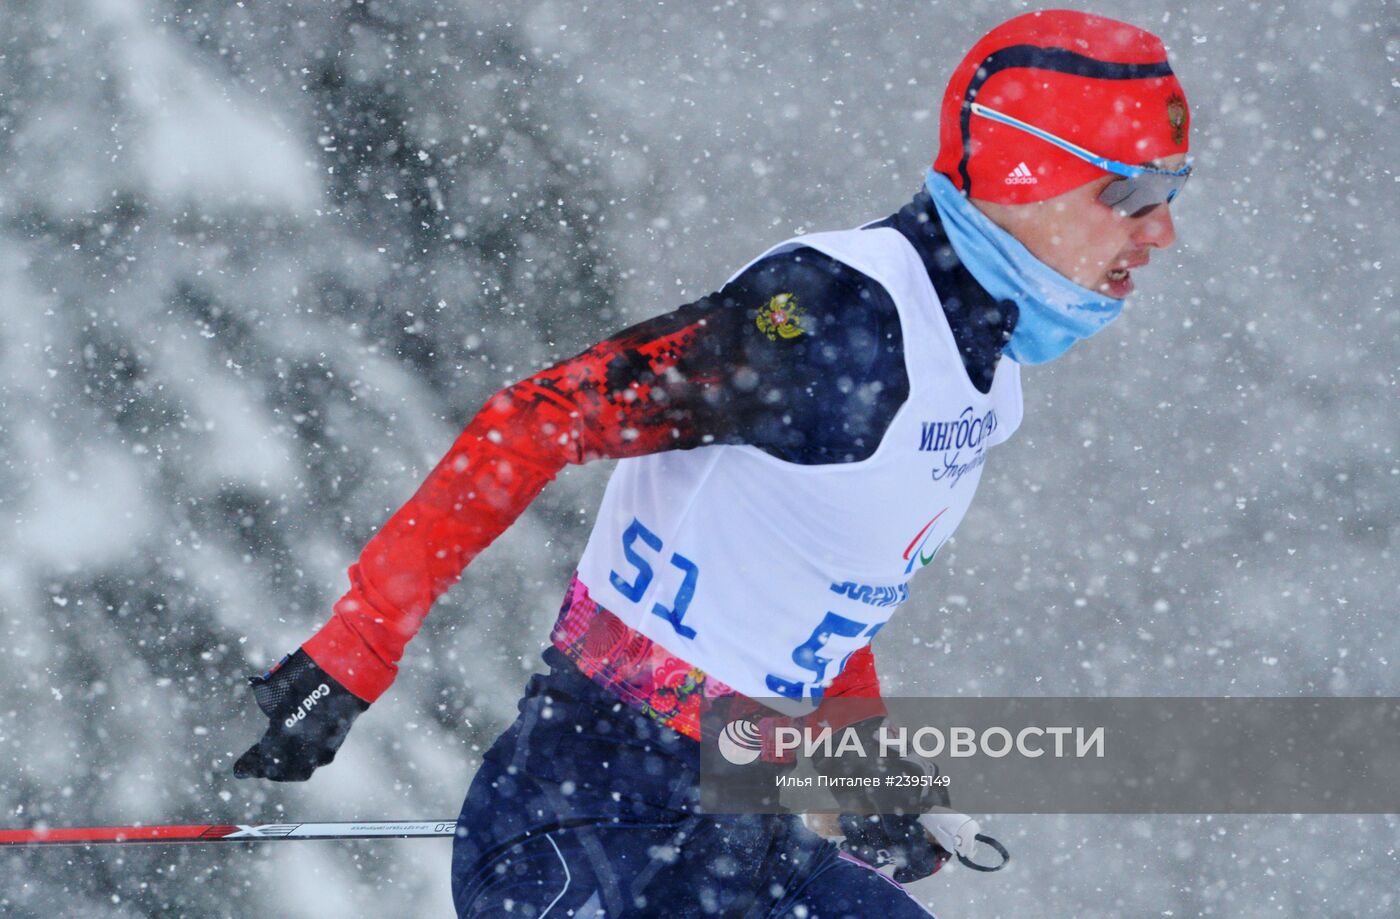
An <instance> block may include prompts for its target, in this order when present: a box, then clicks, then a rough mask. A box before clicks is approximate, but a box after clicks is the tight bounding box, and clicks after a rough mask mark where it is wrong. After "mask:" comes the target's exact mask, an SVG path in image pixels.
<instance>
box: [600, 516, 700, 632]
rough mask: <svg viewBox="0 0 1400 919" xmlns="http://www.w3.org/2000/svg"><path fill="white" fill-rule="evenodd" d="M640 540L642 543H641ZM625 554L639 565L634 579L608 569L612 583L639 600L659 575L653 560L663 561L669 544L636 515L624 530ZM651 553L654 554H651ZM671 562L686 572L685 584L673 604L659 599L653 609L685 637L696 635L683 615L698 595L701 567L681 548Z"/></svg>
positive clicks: (656, 562)
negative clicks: (697, 583) (696, 584)
mask: <svg viewBox="0 0 1400 919" xmlns="http://www.w3.org/2000/svg"><path fill="white" fill-rule="evenodd" d="M639 543H640V545H638V544H639ZM648 550H649V551H648ZM644 552H645V554H644ZM622 555H623V557H624V558H626V559H627V563H628V564H629V565H631V566H632V567H633V568H635V569H636V571H635V572H634V573H633V574H632V576H631V580H630V581H628V580H624V579H623V577H622V575H620V574H618V573H617V572H616V571H611V572H609V573H608V580H609V581H611V582H612V586H613V587H614V588H616V589H617V592H618V593H620V594H622V595H623V596H624V597H626V598H627V599H628V600H629V601H631V602H632V603H636V602H638V601H639V600H641V599H642V595H643V594H645V593H646V592H647V588H648V587H650V586H651V582H652V579H653V578H654V577H655V576H656V569H655V568H653V567H652V565H653V562H655V564H661V563H662V561H661V560H662V559H663V558H664V557H665V547H664V546H663V545H662V542H661V537H660V536H657V535H656V534H655V533H653V532H652V531H651V530H648V529H647V528H646V526H645V525H644V524H643V523H642V522H641V521H640V520H638V519H637V518H636V517H633V518H632V522H631V523H630V524H628V526H627V529H626V530H624V531H623V533H622ZM648 556H651V557H650V558H648ZM670 564H671V566H672V567H674V568H676V569H678V570H679V571H680V572H681V574H682V575H684V578H683V579H682V581H681V586H680V587H679V588H677V589H676V595H675V597H673V598H672V599H671V603H670V605H669V606H668V605H666V604H665V603H662V602H661V601H660V600H658V601H656V602H655V603H653V604H652V606H651V611H652V613H653V614H655V615H657V616H660V617H661V618H662V619H665V620H666V621H667V622H669V623H671V628H673V629H675V630H676V634H678V635H680V636H682V637H684V638H694V637H695V630H694V629H692V628H691V627H690V626H688V625H685V624H684V623H682V622H681V619H683V618H684V617H685V611H686V610H687V609H688V608H689V607H690V601H691V600H693V599H695V582H696V581H697V580H699V578H700V569H699V568H698V567H697V566H696V564H695V563H694V562H692V561H691V560H690V559H688V558H686V557H685V556H684V555H681V554H680V553H679V552H672V553H671V558H670Z"/></svg>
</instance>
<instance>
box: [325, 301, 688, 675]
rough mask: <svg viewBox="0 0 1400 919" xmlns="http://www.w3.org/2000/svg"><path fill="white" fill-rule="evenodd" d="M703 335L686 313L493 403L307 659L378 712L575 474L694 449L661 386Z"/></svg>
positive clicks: (369, 562) (374, 551)
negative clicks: (473, 576)
mask: <svg viewBox="0 0 1400 919" xmlns="http://www.w3.org/2000/svg"><path fill="white" fill-rule="evenodd" d="M704 325H705V320H704V318H703V317H701V318H698V319H697V318H696V317H695V316H694V315H687V314H686V313H685V312H684V311H678V312H677V313H672V314H668V315H667V316H662V317H658V319H656V320H653V321H651V322H647V323H643V324H641V325H640V326H636V327H634V328H633V329H630V330H628V331H627V332H624V333H622V334H621V335H619V336H617V337H615V338H612V339H609V340H607V341H605V342H602V343H600V344H598V345H596V346H594V347H593V348H590V349H589V350H588V351H585V352H584V353H582V354H580V355H578V356H577V357H575V358H572V359H570V360H568V361H565V362H563V363H561V364H557V365H555V366H554V367H551V368H549V369H548V370H544V371H542V372H540V373H538V374H536V375H535V376H533V377H531V378H529V379H527V380H523V381H521V382H519V383H516V384H514V385H513V386H510V387H508V388H506V389H504V390H502V391H501V392H499V393H497V394H496V395H495V396H493V397H491V398H490V399H489V400H487V402H486V405H485V406H484V407H483V408H482V409H481V411H480V413H478V414H477V416H476V417H475V418H473V419H472V421H471V423H470V424H468V425H467V427H466V430H464V431H463V432H462V433H461V435H460V436H459V437H458V438H457V440H456V442H455V443H453V445H452V448H451V449H450V450H448V451H447V455H446V456H444V457H443V458H442V460H441V461H440V462H439V463H438V464H437V466H436V467H435V468H434V469H433V471H432V472H431V473H429V475H428V477H427V479H426V480H424V482H423V484H422V485H421V486H420V487H419V489H418V492H417V493H416V494H415V495H414V496H413V497H412V498H410V499H409V501H408V503H407V504H405V505H404V506H403V507H402V508H400V509H399V510H398V512H397V513H395V514H394V515H393V517H391V518H390V519H389V521H388V523H386V524H385V525H384V527H383V528H382V529H381V530H380V531H379V532H378V533H376V534H375V535H374V537H373V538H372V539H371V540H370V541H369V544H368V545H366V546H365V548H364V551H363V552H362V553H361V554H360V557H359V560H358V561H357V562H356V563H355V564H354V565H352V566H351V568H350V589H349V590H348V591H347V592H346V593H345V595H344V596H342V597H341V598H340V600H339V601H337V602H336V604H335V607H334V614H333V615H332V617H331V619H330V621H329V622H327V623H326V624H325V625H324V626H323V627H322V628H321V629H320V631H318V632H317V633H316V634H315V635H314V636H312V637H311V639H309V640H308V641H307V642H306V644H305V645H304V646H303V647H304V649H305V650H306V652H307V654H309V655H310V656H311V658H312V659H313V660H315V661H316V663H317V664H319V665H320V666H321V668H322V669H324V670H325V671H326V672H327V673H329V674H330V675H331V676H333V677H335V678H336V679H337V680H339V681H340V682H341V683H342V684H343V685H344V686H345V687H346V688H347V689H349V690H350V691H351V692H353V693H354V694H355V695H357V696H359V697H360V698H362V699H364V700H366V701H369V702H373V701H374V700H375V699H377V698H378V697H379V696H380V695H381V694H382V693H383V692H384V691H385V690H386V689H387V688H388V687H389V684H390V683H392V682H393V680H394V677H395V675H396V674H397V672H398V661H399V659H400V658H401V657H402V656H403V652H404V647H405V646H406V645H407V644H408V641H409V640H410V639H411V638H412V637H413V635H414V634H415V633H416V632H417V631H418V629H419V627H420V626H421V625H422V623H423V620H424V618H425V617H426V616H427V615H428V610H429V608H431V606H432V605H433V601H435V600H436V599H437V598H438V597H439V596H440V595H441V594H443V593H444V592H445V591H446V590H447V589H448V588H450V587H451V586H452V585H453V584H455V583H456V582H457V580H458V578H459V577H460V576H461V573H462V570H463V569H464V568H465V567H466V566H467V564H468V563H470V562H471V560H472V559H473V558H475V557H476V556H477V555H478V554H479V553H480V552H481V551H482V550H484V549H485V548H486V547H487V546H489V545H490V544H491V542H492V541H493V540H495V538H496V537H497V536H499V535H500V534H501V533H502V532H504V531H505V530H506V528H507V527H509V526H510V524H511V523H512V522H513V521H514V520H515V518H516V517H518V516H519V515H520V513H521V512H522V511H523V510H524V509H525V507H526V506H527V505H528V504H529V503H530V502H531V501H532V500H534V498H535V496H536V495H538V494H539V493H540V491H541V490H543V488H544V487H545V485H547V484H548V483H549V482H550V480H551V479H553V478H554V476H555V475H557V474H558V473H559V471H560V470H561V469H563V468H564V466H565V465H566V464H568V463H583V462H587V461H588V460H591V459H597V458H602V457H627V456H639V455H643V454H647V453H656V452H659V451H662V450H667V449H673V448H675V447H678V446H693V445H696V437H695V433H694V431H693V430H691V428H692V427H693V425H692V422H691V420H690V419H691V416H690V415H689V414H687V412H686V411H684V409H683V406H678V405H677V404H676V402H675V400H673V399H671V398H668V397H667V395H666V392H667V390H664V389H663V387H662V386H661V385H659V384H660V382H661V381H663V380H665V378H666V375H667V374H668V373H669V372H671V371H673V369H674V366H675V363H676V360H677V358H678V356H679V355H681V354H683V353H684V351H685V349H686V347H687V345H688V344H689V342H690V341H691V340H692V339H694V338H695V337H696V336H697V335H698V334H700V332H701V330H702V329H703V327H704ZM684 384H685V385H686V386H688V387H690V388H692V389H696V388H698V389H701V390H703V389H704V387H705V385H706V381H705V380H694V379H692V380H686V381H684ZM674 388H675V387H672V389H674ZM702 395H703V394H702Z"/></svg>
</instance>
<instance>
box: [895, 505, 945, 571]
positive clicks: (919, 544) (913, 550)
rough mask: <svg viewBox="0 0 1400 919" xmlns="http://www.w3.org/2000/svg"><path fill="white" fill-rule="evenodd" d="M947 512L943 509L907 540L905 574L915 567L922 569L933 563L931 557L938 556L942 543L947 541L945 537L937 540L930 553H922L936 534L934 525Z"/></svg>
mask: <svg viewBox="0 0 1400 919" xmlns="http://www.w3.org/2000/svg"><path fill="white" fill-rule="evenodd" d="M947 512H948V508H946V507H945V508H943V510H941V511H939V512H938V513H936V514H934V515H933V519H932V520H930V521H929V522H928V523H926V524H924V528H923V529H922V530H920V531H919V532H918V534H917V535H915V537H914V538H913V539H911V540H909V545H907V546H905V548H904V560H905V561H907V562H908V563H909V564H907V565H905V566H904V573H905V574H908V573H909V572H911V571H913V570H914V566H915V565H918V566H919V567H920V568H922V567H924V566H925V565H927V564H928V563H929V562H931V561H933V557H934V556H935V555H937V554H938V550H939V549H941V548H943V543H944V542H946V541H947V537H944V538H943V539H942V540H939V543H938V545H936V546H934V547H933V551H932V552H925V551H924V547H925V546H927V545H928V543H929V540H931V539H932V538H933V534H934V533H936V532H937V529H936V528H935V527H934V524H935V523H937V522H938V518H939V517H942V516H943V515H944V514H946V513H947Z"/></svg>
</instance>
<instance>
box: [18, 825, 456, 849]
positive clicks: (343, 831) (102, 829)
mask: <svg viewBox="0 0 1400 919" xmlns="http://www.w3.org/2000/svg"><path fill="white" fill-rule="evenodd" d="M456 827H457V821H455V820H411V821H392V820H369V821H362V822H359V823H255V824H210V825H203V826H95V827H39V828H35V829H28V830H0V846H101V845H131V844H134V843H181V842H183V843H190V842H276V841H282V840H291V839H416V838H420V837H428V836H451V835H453V833H454V832H455V831H456Z"/></svg>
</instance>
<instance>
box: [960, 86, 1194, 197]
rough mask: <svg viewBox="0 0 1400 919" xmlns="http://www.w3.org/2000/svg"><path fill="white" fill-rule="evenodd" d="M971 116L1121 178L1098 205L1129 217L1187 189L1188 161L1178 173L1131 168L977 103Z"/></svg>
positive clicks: (1104, 191) (1106, 189)
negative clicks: (1051, 145)
mask: <svg viewBox="0 0 1400 919" xmlns="http://www.w3.org/2000/svg"><path fill="white" fill-rule="evenodd" d="M972 112H973V114H975V115H981V116H982V117H983V118H987V119H989V120H991V121H995V122H997V123H998V124H1004V125H1007V126H1008V127H1012V128H1016V129H1017V130H1019V131H1025V132H1026V133H1027V134H1030V135H1031V136H1033V137H1038V138H1040V139H1041V140H1043V141H1045V142H1046V143H1048V144H1053V145H1054V146H1056V147H1059V148H1060V149H1061V150H1064V151H1065V152H1066V153H1069V154H1072V155H1074V156H1077V157H1079V158H1080V159H1081V160H1083V161H1084V162H1086V163H1092V164H1093V165H1095V166H1097V167H1099V168H1100V169H1102V170H1103V171H1105V172H1111V173H1113V174H1114V175H1116V176H1122V178H1120V179H1118V180H1117V181H1115V182H1110V183H1108V185H1107V186H1105V187H1104V190H1103V191H1101V192H1099V201H1100V202H1102V203H1103V204H1106V205H1108V206H1109V207H1111V208H1113V209H1114V210H1115V211H1117V212H1118V213H1120V214H1126V215H1127V216H1129V217H1143V216H1145V215H1147V214H1149V213H1151V212H1152V211H1153V210H1154V209H1155V208H1158V207H1160V206H1161V205H1163V204H1168V203H1170V202H1171V201H1172V200H1173V199H1174V198H1175V197H1176V196H1177V195H1178V194H1179V193H1180V192H1181V189H1182V187H1183V186H1185V185H1186V180H1187V179H1188V178H1190V177H1191V160H1190V158H1189V157H1188V158H1187V160H1186V165H1184V166H1182V167H1181V168H1180V169H1155V168H1153V167H1151V166H1134V165H1132V164H1131V163H1120V162H1118V161H1117V160H1111V159H1109V158H1108V157H1105V156H1099V155H1098V154H1096V153H1090V152H1089V151H1088V150H1085V149H1084V148H1083V147H1080V146H1078V145H1077V144H1072V143H1070V142H1069V141H1067V140H1065V139H1064V138H1062V137H1056V136H1055V135H1054V134H1051V133H1050V132H1048V131H1042V130H1041V129H1040V128H1037V127H1036V126H1035V125H1032V124H1027V123H1026V122H1024V121H1021V120H1020V119H1019V118H1012V117H1011V116H1010V115H1004V114H1002V113H1001V112H998V111H997V110H996V109H989V108H987V107H986V106H985V105H982V104H981V103H979V102H974V103H972Z"/></svg>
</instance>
